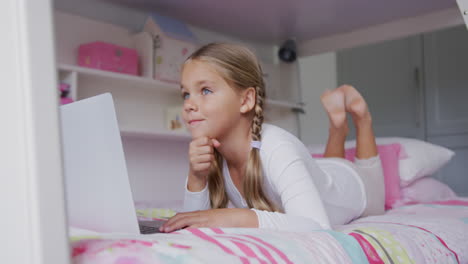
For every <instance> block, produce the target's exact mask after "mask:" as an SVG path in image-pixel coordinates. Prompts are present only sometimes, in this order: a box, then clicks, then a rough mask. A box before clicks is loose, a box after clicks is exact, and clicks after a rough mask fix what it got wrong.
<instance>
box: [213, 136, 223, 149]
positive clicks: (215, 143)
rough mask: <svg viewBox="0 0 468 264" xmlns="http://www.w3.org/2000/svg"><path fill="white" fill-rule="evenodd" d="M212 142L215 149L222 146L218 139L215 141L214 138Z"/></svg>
mask: <svg viewBox="0 0 468 264" xmlns="http://www.w3.org/2000/svg"><path fill="white" fill-rule="evenodd" d="M211 142H213V146H214V147H215V148H217V147H219V146H221V143H219V141H218V140H217V139H214V138H213V139H211Z"/></svg>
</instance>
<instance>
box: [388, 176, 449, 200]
mask: <svg viewBox="0 0 468 264" xmlns="http://www.w3.org/2000/svg"><path fill="white" fill-rule="evenodd" d="M456 197H457V195H456V194H455V192H454V191H453V190H452V189H451V188H450V187H449V186H448V185H447V184H445V183H442V182H440V181H438V180H436V179H434V178H432V177H429V176H426V177H423V178H420V179H418V180H416V181H414V182H413V183H411V184H410V185H408V186H406V187H404V188H402V189H401V198H400V199H399V200H398V201H396V202H395V204H394V207H399V206H402V205H405V204H415V203H427V202H432V201H440V200H447V199H453V198H456Z"/></svg>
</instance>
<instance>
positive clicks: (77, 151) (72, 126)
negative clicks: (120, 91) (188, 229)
mask: <svg viewBox="0 0 468 264" xmlns="http://www.w3.org/2000/svg"><path fill="white" fill-rule="evenodd" d="M60 113H61V125H62V127H61V128H62V150H63V162H64V170H65V171H64V173H65V191H66V199H67V203H66V204H67V211H68V221H69V224H70V225H71V226H73V227H77V228H83V229H88V230H93V231H97V232H117V233H134V234H139V233H156V232H159V226H161V225H162V223H163V221H143V222H141V223H140V225H139V223H138V220H137V216H136V211H135V205H134V202H133V197H132V192H131V188H130V182H129V178H128V174H127V166H126V163H125V156H124V152H123V147H122V140H121V137H120V130H119V127H118V124H117V118H116V114H115V110H114V102H113V100H112V96H111V94H110V93H105V94H102V95H98V96H95V97H91V98H88V99H85V100H81V101H77V102H74V103H71V104H67V105H63V106H61V111H60Z"/></svg>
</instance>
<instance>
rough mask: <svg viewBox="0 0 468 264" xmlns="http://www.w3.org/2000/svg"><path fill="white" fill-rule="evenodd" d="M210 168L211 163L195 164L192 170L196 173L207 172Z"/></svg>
mask: <svg viewBox="0 0 468 264" xmlns="http://www.w3.org/2000/svg"><path fill="white" fill-rule="evenodd" d="M210 167H211V162H203V163H197V164H195V165H193V170H194V171H196V172H199V171H205V170H208V169H209V168H210Z"/></svg>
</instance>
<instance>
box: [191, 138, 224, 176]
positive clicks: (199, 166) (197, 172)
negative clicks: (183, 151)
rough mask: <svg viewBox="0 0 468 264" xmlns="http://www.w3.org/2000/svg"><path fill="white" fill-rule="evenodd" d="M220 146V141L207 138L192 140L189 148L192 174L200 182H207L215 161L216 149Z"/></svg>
mask: <svg viewBox="0 0 468 264" xmlns="http://www.w3.org/2000/svg"><path fill="white" fill-rule="evenodd" d="M220 145H221V144H220V143H219V141H218V140H216V139H211V138H209V137H207V136H203V137H199V138H196V139H194V140H192V142H190V147H189V159H190V174H191V175H193V176H195V177H196V178H197V179H198V180H206V177H207V176H208V173H209V171H210V169H211V166H212V161H213V160H214V148H217V147H219V146H220Z"/></svg>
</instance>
